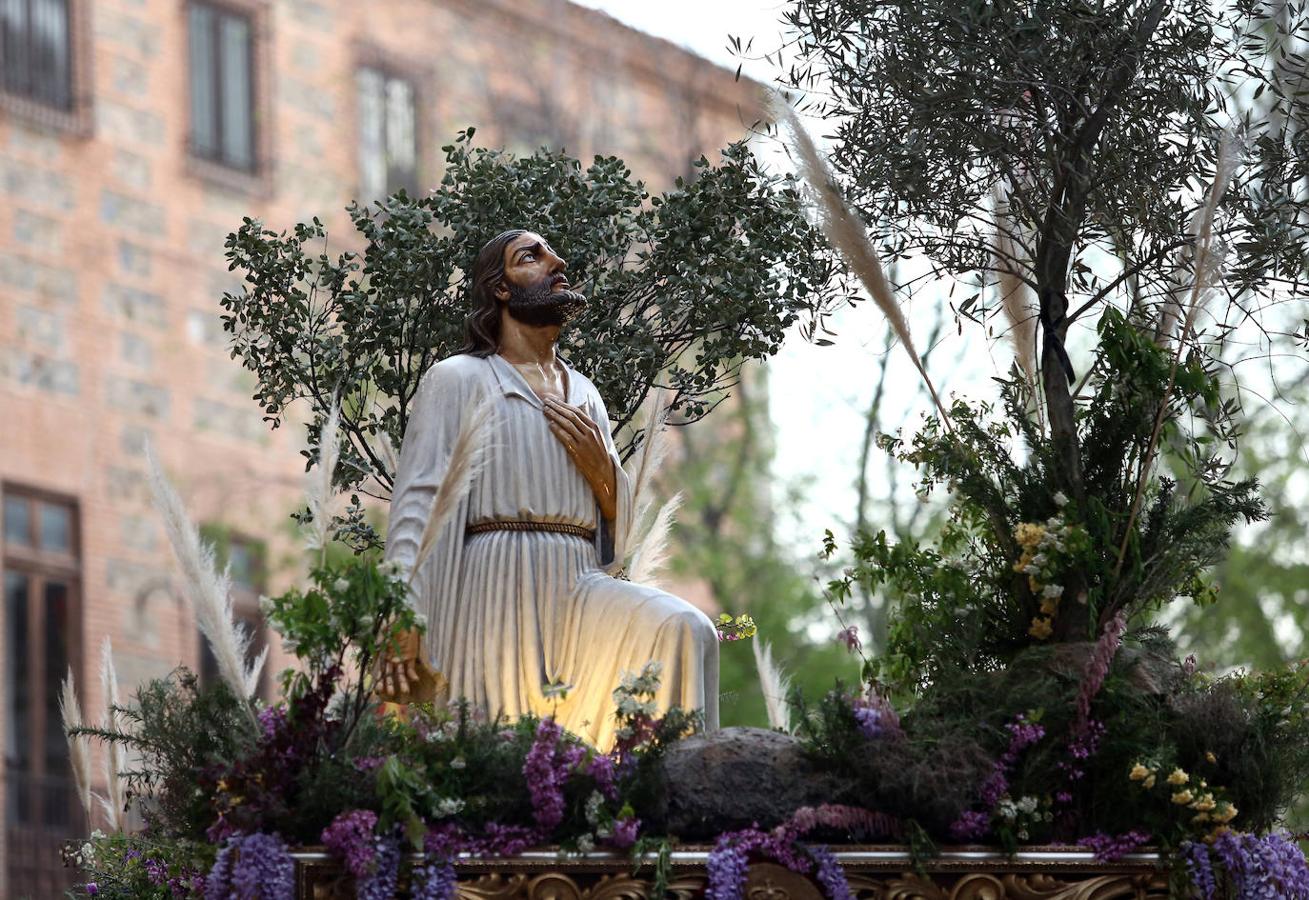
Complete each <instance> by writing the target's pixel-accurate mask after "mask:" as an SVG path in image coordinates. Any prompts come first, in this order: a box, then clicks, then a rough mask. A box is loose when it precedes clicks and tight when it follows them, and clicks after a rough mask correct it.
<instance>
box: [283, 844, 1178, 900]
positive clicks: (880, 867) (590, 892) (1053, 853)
mask: <svg viewBox="0 0 1309 900" xmlns="http://www.w3.org/2000/svg"><path fill="white" fill-rule="evenodd" d="M707 855H708V854H707V852H706V851H703V850H699V851H681V852H677V853H674V854H673V877H672V880H671V882H670V884H669V892H670V894H672V895H673V897H675V898H676V900H699V898H701V897H703V896H704V889H705V885H706V881H707V878H706V873H705V861H706V857H707ZM836 856H837V858H838V859H840V860H841V863H842V865H843V866H844V868H845V872H846V878H847V879H848V881H849V883H850V888H851V891H852V893H853V895H854V897H855V900H1164V898H1167V897H1168V896H1169V893H1168V878H1167V874H1166V873H1164V872H1163V871H1162V870H1161V869H1160V868H1159V859H1158V857H1157V856H1154V855H1153V854H1137V855H1135V856H1133V857H1130V858H1128V859H1127V860H1124V861H1120V862H1117V863H1113V864H1102V863H1097V862H1095V861H1094V860H1093V859H1091V858H1090V856H1089V854H1086V853H1081V852H1076V851H1068V850H1053V849H1052V850H1040V851H1030V852H1024V853H1020V854H1017V855H1016V856H1014V857H1012V858H1011V857H1006V856H1004V855H1002V854H1000V853H996V852H991V851H984V850H975V851H951V852H947V853H944V854H942V856H941V857H939V858H937V859H935V860H931V861H929V862H928V863H927V864H926V866H925V871H923V872H922V873H919V872H915V871H914V870H913V867H912V864H911V863H910V861H909V859H908V857H907V855H906V854H905V853H903V851H901V850H899V849H898V848H896V849H891V848H858V849H855V848H850V849H848V850H844V851H840V852H837V854H836ZM457 870H458V872H459V900H644V898H645V897H647V895H648V892H649V890H650V887H651V884H652V881H653V876H652V873H651V871H650V870H649V869H644V870H642V871H641V872H640V873H638V874H637V875H633V874H632V867H631V863H630V861H629V860H628V859H627V858H625V857H621V856H610V855H606V854H588V855H586V856H568V857H560V856H558V855H556V854H553V853H544V852H542V853H529V854H524V855H523V856H519V857H512V858H506V859H468V860H461V861H460V863H459V865H458V866H457ZM297 883H298V893H297V897H298V898H299V900H353V898H354V897H355V889H354V885H353V883H352V882H351V881H350V879H349V878H348V877H346V876H343V875H342V874H341V870H340V868H339V867H338V866H337V865H335V863H333V862H332V861H331V860H330V859H329V858H327V857H326V856H325V855H324V854H321V853H301V854H297ZM400 896H408V895H407V893H404V892H402V893H401V895H400ZM745 900H825V898H824V897H823V893H822V890H821V888H820V886H819V885H818V884H817V883H815V882H814V881H812V880H810V879H809V878H806V877H804V876H802V875H797V874H795V873H794V872H791V871H790V870H788V869H786V868H785V867H783V866H780V865H777V864H775V863H768V862H759V863H755V864H754V865H752V866H751V867H750V874H749V880H748V882H747V884H746V889H745Z"/></svg>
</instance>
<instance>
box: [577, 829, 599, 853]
mask: <svg viewBox="0 0 1309 900" xmlns="http://www.w3.org/2000/svg"><path fill="white" fill-rule="evenodd" d="M594 849H595V838H594V837H592V836H591V835H589V834H584V835H582V836H581V837H580V838H578V839H577V852H578V853H590V852H591V851H592V850H594Z"/></svg>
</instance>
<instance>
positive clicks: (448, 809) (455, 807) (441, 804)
mask: <svg viewBox="0 0 1309 900" xmlns="http://www.w3.org/2000/svg"><path fill="white" fill-rule="evenodd" d="M463 808H464V801H462V800H460V799H459V798H458V797H442V798H441V799H440V800H438V801H437V803H436V815H437V817H438V818H445V817H446V816H453V815H455V814H456V813H458V812H459V811H460V810H462V809H463Z"/></svg>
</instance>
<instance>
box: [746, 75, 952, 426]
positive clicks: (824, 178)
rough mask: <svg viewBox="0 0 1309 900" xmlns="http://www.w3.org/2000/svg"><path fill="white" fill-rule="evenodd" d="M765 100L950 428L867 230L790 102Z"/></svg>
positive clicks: (828, 221)
mask: <svg viewBox="0 0 1309 900" xmlns="http://www.w3.org/2000/svg"><path fill="white" fill-rule="evenodd" d="M768 104H769V106H770V107H771V108H772V114H773V118H774V119H775V120H776V121H777V122H778V123H784V124H785V126H786V128H787V130H788V131H789V132H790V133H791V146H792V147H794V148H795V150H796V152H797V153H798V154H799V157H800V171H801V173H802V174H803V175H804V178H805V181H807V182H808V183H809V186H810V187H811V188H813V191H814V193H815V194H816V195H817V196H818V212H819V220H820V222H821V223H822V227H823V232H824V233H825V234H826V235H827V239H828V240H829V241H831V242H832V245H833V246H834V247H836V249H837V250H838V251H839V252H840V254H841V256H842V257H844V258H845V261H846V263H847V264H849V266H850V268H851V269H853V270H854V273H855V275H857V276H858V277H859V280H860V281H861V282H862V283H863V285H864V289H865V290H867V291H868V296H869V297H871V298H872V300H873V302H874V303H876V304H877V308H878V309H880V310H881V311H882V314H883V315H884V316H886V319H887V321H888V322H889V323H890V325H891V329H892V330H893V331H894V332H895V335H896V337H897V338H899V340H900V345H901V346H902V347H904V350H905V352H906V353H907V354H909V359H910V360H911V361H912V362H913V364H914V368H916V369H917V370H918V374H919V375H921V376H922V379H923V384H924V385H926V387H927V392H928V393H929V394H931V396H932V402H933V403H935V404H936V409H937V411H938V412H939V413H940V414H941V420H942V421H943V422H944V423H945V425H946V427H947V428H949V427H950V416H949V414H948V413H946V410H945V406H943V405H942V403H941V398H940V397H939V396H938V395H937V393H936V386H935V385H934V384H932V379H931V378H930V377H929V376H928V374H927V368H926V367H925V366H924V365H923V360H922V357H920V356H919V355H918V351H917V350H916V349H915V347H914V342H913V338H912V337H911V336H910V334H909V322H908V321H907V320H906V319H905V317H904V313H903V312H902V311H901V310H900V304H899V303H898V302H896V299H895V295H894V294H893V293H892V292H891V286H890V284H889V283H888V282H887V280H886V276H885V275H884V274H883V273H882V264H881V262H880V261H879V260H878V258H877V253H876V251H875V249H874V248H873V246H872V243H871V242H870V240H869V237H868V232H867V230H866V229H865V228H864V226H863V223H862V222H860V221H859V219H858V217H857V216H856V215H855V214H854V212H853V211H852V210H851V209H850V207H849V206H847V205H846V202H845V198H843V197H842V196H841V193H840V191H839V190H838V189H837V187H836V182H835V181H834V180H833V178H832V174H831V172H830V171H829V170H828V168H827V163H826V162H825V161H824V160H823V158H822V156H821V155H820V154H819V152H818V148H817V147H815V146H814V142H813V139H812V138H810V137H809V132H808V131H806V130H805V127H804V125H802V124H801V123H800V120H799V118H798V117H797V116H796V114H795V110H793V109H792V108H791V104H790V103H788V102H787V101H786V98H785V97H783V96H782V95H781V94H779V93H777V92H776V91H769V92H768Z"/></svg>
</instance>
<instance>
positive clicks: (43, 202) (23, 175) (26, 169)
mask: <svg viewBox="0 0 1309 900" xmlns="http://www.w3.org/2000/svg"><path fill="white" fill-rule="evenodd" d="M0 185H3V190H4V192H5V193H6V194H8V195H9V196H10V197H12V198H14V199H15V200H22V201H23V202H24V203H27V204H30V205H32V206H39V207H43V208H45V209H53V210H59V211H66V210H70V209H72V208H73V190H72V187H71V186H70V185H69V183H68V178H67V177H65V176H64V175H63V174H62V173H59V172H51V171H50V170H48V169H42V168H38V167H36V166H33V165H30V164H28V163H21V162H18V161H17V160H13V159H0Z"/></svg>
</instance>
